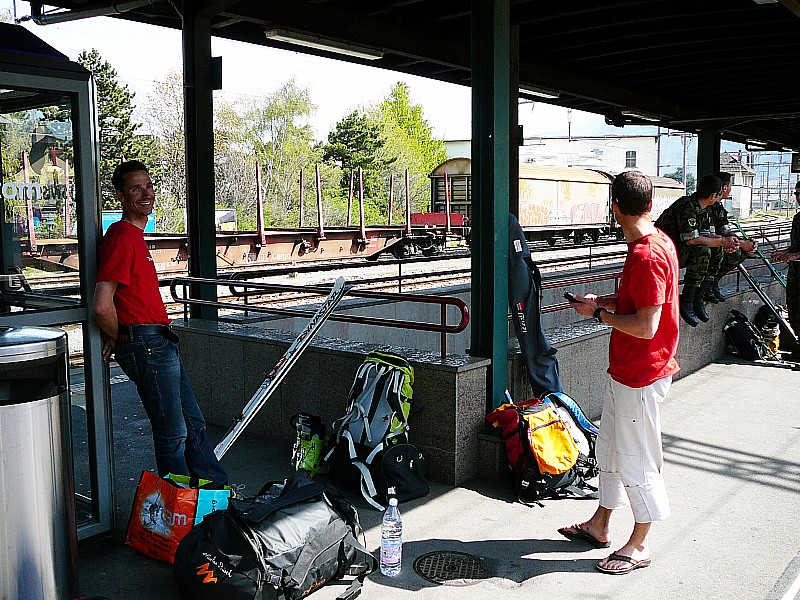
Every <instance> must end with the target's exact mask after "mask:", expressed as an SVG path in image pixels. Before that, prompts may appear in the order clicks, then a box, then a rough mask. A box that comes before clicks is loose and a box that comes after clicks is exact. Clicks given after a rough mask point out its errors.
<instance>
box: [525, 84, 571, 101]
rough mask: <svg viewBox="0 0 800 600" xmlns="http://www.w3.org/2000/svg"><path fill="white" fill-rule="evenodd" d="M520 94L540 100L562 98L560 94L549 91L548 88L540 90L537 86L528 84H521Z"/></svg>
mask: <svg viewBox="0 0 800 600" xmlns="http://www.w3.org/2000/svg"><path fill="white" fill-rule="evenodd" d="M519 93H520V94H526V95H530V96H539V97H540V98H550V99H555V98H558V97H559V96H561V93H560V92H556V91H553V90H548V89H546V88H540V87H538V86H535V85H528V84H526V83H523V84H520V86H519Z"/></svg>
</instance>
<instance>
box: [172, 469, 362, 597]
mask: <svg viewBox="0 0 800 600" xmlns="http://www.w3.org/2000/svg"><path fill="white" fill-rule="evenodd" d="M265 487H266V486H265ZM262 491H263V490H262ZM359 537H362V538H363V531H362V529H361V525H360V524H359V520H358V513H357V512H356V510H355V508H354V507H353V506H352V505H351V504H350V503H349V502H347V500H345V499H344V498H343V497H342V496H341V495H340V494H339V493H337V492H336V491H335V490H333V489H331V488H329V487H326V486H325V485H323V484H322V483H319V482H315V481H312V480H311V478H310V476H309V475H308V473H306V472H305V471H303V470H300V471H298V472H297V473H295V474H293V475H292V477H290V478H289V479H288V480H287V482H286V485H285V486H284V487H283V489H282V491H281V492H280V494H279V495H277V496H276V495H272V494H266V493H265V494H262V493H260V494H259V495H258V496H256V497H255V498H251V499H247V500H231V504H230V506H229V507H228V508H227V509H226V510H224V511H217V512H214V513H212V514H211V515H209V516H208V517H206V518H205V519H204V520H203V522H202V523H200V524H199V525H198V526H197V527H195V528H194V529H192V531H190V532H189V533H188V534H187V535H186V536H185V537H184V538H183V540H181V543H180V545H179V546H178V550H177V552H176V554H175V563H174V573H175V582H176V584H177V586H178V590H179V591H180V593H181V596H182V597H183V598H185V599H186V600H240V599H241V600H245V599H246V600H297V599H299V598H302V597H305V596H306V595H308V594H310V593H312V592H314V591H315V590H317V589H318V588H320V587H322V586H323V585H325V584H326V583H328V582H330V581H334V580H337V579H341V578H342V577H344V576H345V575H356V579H355V580H354V581H353V583H352V584H351V585H350V587H349V588H348V589H347V590H346V591H345V592H343V593H342V594H340V595H339V596H338V598H339V599H342V600H346V599H351V598H355V597H356V596H357V595H358V593H359V591H360V588H361V584H362V582H363V580H364V578H365V577H366V576H367V575H369V574H370V573H372V572H373V571H374V570H375V569H376V568H377V566H378V563H377V561H376V560H375V558H374V557H373V556H372V554H370V552H369V551H368V550H367V549H366V548H365V547H364V545H363V544H362V543H361V542H360V541H359Z"/></svg>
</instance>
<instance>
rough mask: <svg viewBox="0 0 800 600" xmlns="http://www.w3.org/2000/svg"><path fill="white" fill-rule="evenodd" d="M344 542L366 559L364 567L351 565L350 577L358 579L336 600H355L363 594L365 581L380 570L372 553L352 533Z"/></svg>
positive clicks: (348, 534) (349, 533)
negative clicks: (353, 576) (368, 576)
mask: <svg viewBox="0 0 800 600" xmlns="http://www.w3.org/2000/svg"><path fill="white" fill-rule="evenodd" d="M344 541H345V542H346V543H348V544H350V545H351V546H352V547H353V548H355V550H356V555H358V556H360V557H361V558H363V559H364V564H363V565H357V566H356V565H355V564H353V565H351V566H350V568H349V569H348V573H347V574H348V575H355V576H356V578H355V579H354V580H353V582H352V583H351V584H350V587H348V588H347V589H346V590H345V591H344V592H342V593H341V594H339V595H338V596H336V600H354V598H357V597H358V595H359V594H360V593H361V587H362V586H363V585H364V579H365V578H366V576H367V575H369V574H370V573H374V572H375V571H376V570H377V568H378V561H377V560H376V559H375V557H374V556H372V553H371V552H370V551H369V550H367V549H366V548H365V547H364V545H363V544H362V543H361V542H359V541H358V539H357V538H356V537H355V536H354V535H353V533H352V532H350V531H348V533H347V535H346V536H345V538H344Z"/></svg>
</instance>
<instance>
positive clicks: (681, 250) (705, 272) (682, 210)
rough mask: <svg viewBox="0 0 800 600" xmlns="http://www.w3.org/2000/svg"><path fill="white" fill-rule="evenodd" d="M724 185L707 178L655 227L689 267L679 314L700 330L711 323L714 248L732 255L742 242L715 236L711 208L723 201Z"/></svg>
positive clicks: (714, 275)
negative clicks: (709, 297) (709, 307)
mask: <svg viewBox="0 0 800 600" xmlns="http://www.w3.org/2000/svg"><path fill="white" fill-rule="evenodd" d="M721 189H722V182H721V181H720V180H719V179H718V178H717V177H715V176H714V175H706V176H705V177H703V178H701V179H700V181H699V182H698V184H697V191H695V192H694V193H693V194H691V195H690V196H683V197H682V198H678V199H677V200H676V201H675V202H673V203H672V204H671V205H670V206H668V207H667V209H666V210H665V211H664V212H663V213H661V216H660V217H658V219H656V223H655V224H656V227H658V228H659V229H661V230H662V231H663V232H664V233H666V234H667V235H668V236H669V237H670V238H671V239H672V241H673V242H674V243H675V248H676V249H677V251H678V261H679V262H680V266H681V268H683V267H686V274H685V275H684V277H683V291H682V292H681V300H680V313H681V317H682V318H683V320H684V321H686V322H687V323H688V324H689V325H691V326H692V327H697V324H698V323H699V322H700V321H703V322H706V321H708V313H707V312H706V308H705V303H704V301H703V297H704V296H705V293H706V290H708V288H709V287H710V286H711V283H712V282H713V281H714V278H715V277H716V269H715V270H714V271H713V272H709V262H710V260H711V249H712V248H723V249H727V250H730V251H733V250H736V249H737V248H738V247H739V238H737V237H736V236H733V237H724V236H720V235H716V234H712V233H711V231H710V229H711V223H710V219H709V214H708V211H707V210H706V209H707V208H708V207H709V206H711V205H712V204H714V203H715V202H717V201H718V200H719V199H720V197H721Z"/></svg>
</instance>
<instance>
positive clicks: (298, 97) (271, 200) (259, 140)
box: [240, 79, 327, 227]
mask: <svg viewBox="0 0 800 600" xmlns="http://www.w3.org/2000/svg"><path fill="white" fill-rule="evenodd" d="M315 109H316V107H315V106H314V105H313V104H312V102H311V94H310V92H309V90H308V89H307V88H302V87H300V86H298V85H297V83H296V82H295V81H294V80H293V79H291V80H289V81H287V82H286V83H285V84H284V85H282V86H281V87H280V88H279V89H278V90H277V91H276V92H275V93H274V94H272V95H270V96H268V97H266V98H262V99H258V100H255V101H251V102H250V103H249V105H247V106H246V107H245V108H244V111H243V113H242V116H241V120H240V121H241V125H240V130H241V131H242V132H243V133H242V139H241V144H242V146H243V147H244V148H245V150H246V152H247V154H248V156H250V157H252V159H251V164H252V168H251V169H250V170H251V173H254V171H255V161H258V162H259V163H260V164H261V172H262V179H261V184H262V191H263V194H264V202H265V210H264V212H265V215H264V221H265V224H266V225H267V226H278V227H284V226H297V224H298V223H297V220H296V219H297V218H298V213H299V204H300V184H299V177H300V169H303V170H304V177H305V183H306V185H305V194H306V198H304V204H305V207H306V208H307V209H310V210H311V212H314V211H316V203H315V202H309V201H308V198H309V196H308V194H309V193H311V194H313V193H314V191H313V188H312V186H313V178H314V176H313V165H315V164H316V163H318V162H319V160H320V152H319V150H317V149H315V148H314V145H313V142H314V133H313V130H312V128H311V125H309V123H308V120H309V117H310V116H311V115H312V114H313V112H314V110H315ZM253 178H254V175H253ZM311 198H313V195H312V196H311ZM251 199H252V200H251V201H252V203H253V210H252V211H250V212H251V214H255V210H254V208H255V207H254V205H255V197H254V196H251ZM306 213H307V214H310V213H309V210H307V211H306ZM326 216H327V215H326ZM253 224H255V219H254V220H253Z"/></svg>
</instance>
